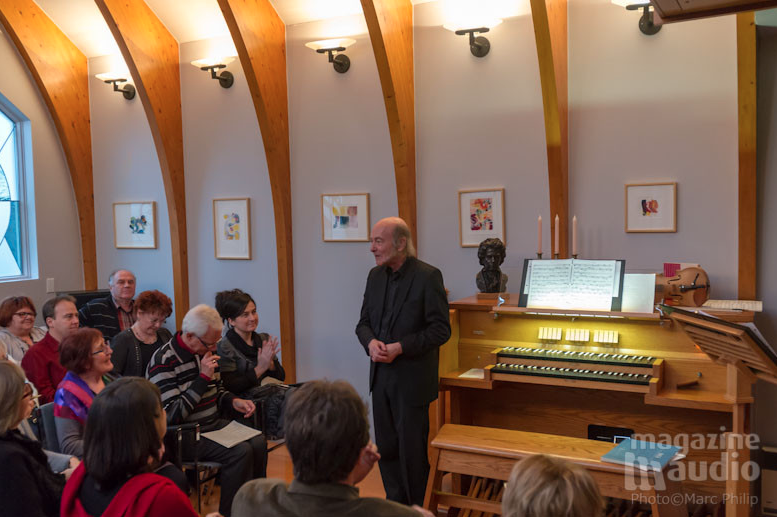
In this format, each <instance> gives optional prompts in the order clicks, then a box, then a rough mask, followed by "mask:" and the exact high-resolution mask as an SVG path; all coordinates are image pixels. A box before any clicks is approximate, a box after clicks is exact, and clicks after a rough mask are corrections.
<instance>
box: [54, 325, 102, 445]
mask: <svg viewBox="0 0 777 517" xmlns="http://www.w3.org/2000/svg"><path fill="white" fill-rule="evenodd" d="M111 354H112V351H111V347H109V346H108V345H106V344H105V339H103V336H102V334H100V331H99V330H96V329H79V330H76V331H75V332H73V333H72V334H70V335H69V336H67V337H66V338H65V339H63V340H62V343H61V345H60V351H59V361H60V362H61V363H62V366H64V367H65V368H66V369H67V374H65V377H64V379H62V382H60V383H59V387H58V388H57V392H56V394H55V395H54V423H55V424H56V427H57V439H58V441H59V449H60V451H62V452H63V453H65V454H72V455H73V456H76V457H78V458H82V457H83V455H84V440H83V436H84V425H85V424H86V416H87V414H88V413H89V408H90V407H91V405H92V401H93V400H94V397H95V395H97V394H98V393H100V392H101V391H102V390H103V388H105V385H106V383H107V382H110V380H111V378H110V377H108V376H107V374H108V373H109V372H110V371H111V370H113V363H111ZM104 376H105V377H104Z"/></svg>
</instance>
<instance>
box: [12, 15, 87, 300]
mask: <svg viewBox="0 0 777 517" xmlns="http://www.w3.org/2000/svg"><path fill="white" fill-rule="evenodd" d="M0 22H2V24H3V27H5V30H6V31H7V32H8V35H9V36H10V37H11V40H12V41H13V42H14V45H16V48H17V50H18V51H19V54H21V56H22V59H23V60H24V62H25V64H26V65H27V68H28V69H29V70H30V73H31V74H32V77H33V79H34V80H35V83H36V84H37V85H38V89H39V90H40V92H41V95H42V96H43V100H44V102H45V103H46V106H47V107H48V110H49V113H50V114H51V118H52V119H53V120H54V126H55V127H56V128H57V134H58V135H59V140H60V142H61V144H62V150H63V151H64V153H65V159H66V161H67V165H68V169H70V179H71V181H72V183H73V191H74V192H75V197H76V208H77V210H78V222H79V226H80V229H81V255H82V257H83V267H84V288H85V289H97V251H96V244H95V219H94V183H93V181H92V133H91V123H90V119H89V73H88V69H87V61H86V56H84V54H83V53H81V51H80V50H78V48H77V47H76V46H75V45H74V44H73V43H72V42H71V41H70V40H69V39H68V38H67V36H65V34H64V33H63V32H62V31H61V30H60V29H59V27H57V26H56V25H55V24H54V22H52V21H51V19H50V18H49V17H48V16H46V14H45V13H44V12H43V11H42V10H41V8H40V7H38V5H37V4H36V3H35V2H33V1H32V0H3V1H2V2H0Z"/></svg>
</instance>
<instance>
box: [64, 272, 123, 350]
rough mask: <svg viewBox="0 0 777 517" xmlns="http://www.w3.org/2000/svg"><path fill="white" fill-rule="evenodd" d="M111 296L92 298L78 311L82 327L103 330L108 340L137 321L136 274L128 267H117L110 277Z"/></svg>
mask: <svg viewBox="0 0 777 517" xmlns="http://www.w3.org/2000/svg"><path fill="white" fill-rule="evenodd" d="M108 287H109V289H110V290H111V294H110V296H106V297H105V298H95V299H94V300H90V301H88V302H87V303H86V305H84V306H83V307H81V310H80V311H78V317H79V319H80V320H81V326H82V327H92V328H94V329H97V330H99V331H100V332H102V334H103V337H105V340H106V341H110V340H111V339H113V337H114V336H115V335H116V334H118V333H119V332H121V331H122V330H127V329H128V328H130V327H131V326H132V324H133V323H135V314H134V310H133V306H134V301H133V300H132V299H133V298H134V297H135V275H134V274H133V273H132V271H127V270H126V269H117V270H116V271H114V272H113V273H111V276H109V277H108Z"/></svg>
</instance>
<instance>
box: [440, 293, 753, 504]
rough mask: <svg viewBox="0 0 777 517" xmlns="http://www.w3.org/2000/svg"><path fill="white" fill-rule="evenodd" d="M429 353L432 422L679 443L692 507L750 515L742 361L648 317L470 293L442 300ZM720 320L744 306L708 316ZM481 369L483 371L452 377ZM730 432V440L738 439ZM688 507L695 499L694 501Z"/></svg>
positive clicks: (736, 316) (742, 316)
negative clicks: (434, 355) (434, 387)
mask: <svg viewBox="0 0 777 517" xmlns="http://www.w3.org/2000/svg"><path fill="white" fill-rule="evenodd" d="M450 305H451V325H452V329H453V333H452V335H451V339H450V341H449V342H448V343H447V344H446V345H444V346H443V348H442V349H441V354H440V391H441V393H440V395H441V396H440V401H441V402H440V403H439V404H438V405H437V422H438V429H439V425H441V423H444V422H450V423H454V424H464V425H472V426H481V427H492V428H501V429H512V430H520V431H529V432H535V433H544V434H550V435H562V436H570V437H576V438H589V431H590V428H589V426H600V427H598V428H597V429H601V428H620V429H623V428H626V429H630V430H633V431H634V433H635V434H636V435H638V436H637V437H638V438H641V439H650V440H654V441H666V439H667V438H668V436H669V437H671V438H672V440H673V441H674V442H675V443H676V444H679V445H689V447H688V448H687V458H686V459H685V461H684V462H683V464H684V466H685V468H686V471H685V472H683V473H682V474H681V476H682V490H683V492H684V493H685V494H686V496H685V497H686V501H687V503H688V504H689V506H690V507H691V508H693V507H694V506H698V505H702V507H704V508H717V512H716V513H722V512H723V509H724V508H725V515H726V516H727V517H733V516H745V515H750V512H751V498H750V493H751V490H750V482H749V481H748V480H747V479H746V477H747V476H746V475H743V474H742V472H743V471H744V470H746V469H745V467H744V466H745V465H746V463H747V462H748V461H749V450H748V448H747V440H746V438H744V439H743V436H744V435H745V434H746V433H748V432H749V411H750V404H751V403H752V402H753V398H752V396H751V392H750V387H751V384H752V382H754V377H750V376H749V373H748V371H746V370H747V368H742V365H741V364H736V361H734V363H735V364H734V366H733V370H732V364H731V362H726V361H721V360H720V359H721V358H720V357H716V358H715V359H716V360H713V359H712V358H711V357H710V356H709V355H707V353H705V351H703V350H702V349H701V348H700V347H699V346H698V345H696V344H695V343H694V341H693V340H692V339H691V338H690V337H688V335H687V334H686V332H685V331H684V330H683V328H682V327H684V326H685V325H684V324H681V322H677V321H673V320H672V319H670V318H669V317H665V316H662V315H661V314H659V313H655V314H626V313H616V312H609V313H593V312H586V311H560V310H537V309H525V308H520V307H517V306H510V305H501V306H497V305H496V304H495V300H493V299H491V300H489V299H479V298H478V297H476V296H472V297H469V298H465V299H462V300H459V301H456V302H452V303H451V304H450ZM714 314H715V316H718V317H721V318H723V319H726V320H728V321H737V322H746V321H751V320H752V313H747V312H734V311H716V312H715V313H714ZM473 368H481V369H484V374H483V378H473V377H471V376H464V377H462V376H461V374H463V373H465V372H467V371H468V370H470V369H473ZM737 438H738V439H737ZM694 503H698V504H694Z"/></svg>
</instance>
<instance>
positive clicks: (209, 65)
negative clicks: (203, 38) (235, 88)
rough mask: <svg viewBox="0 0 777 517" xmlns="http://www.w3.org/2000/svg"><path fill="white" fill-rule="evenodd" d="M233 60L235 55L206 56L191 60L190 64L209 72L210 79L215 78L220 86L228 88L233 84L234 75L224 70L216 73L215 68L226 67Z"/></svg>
mask: <svg viewBox="0 0 777 517" xmlns="http://www.w3.org/2000/svg"><path fill="white" fill-rule="evenodd" d="M234 60H235V56H230V57H207V58H204V59H197V60H195V61H192V64H193V65H194V66H196V67H197V68H199V69H200V70H205V71H206V72H210V77H211V79H217V80H218V82H219V84H220V85H221V87H222V88H229V87H230V86H232V85H233V84H235V76H234V75H232V72H229V71H227V70H224V71H223V72H221V73H220V74H217V73H216V71H217V70H221V69H222V68H226V67H227V65H228V64H230V63H231V62H232V61H234Z"/></svg>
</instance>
